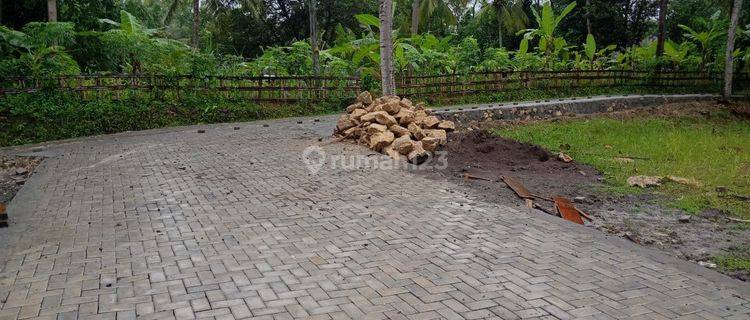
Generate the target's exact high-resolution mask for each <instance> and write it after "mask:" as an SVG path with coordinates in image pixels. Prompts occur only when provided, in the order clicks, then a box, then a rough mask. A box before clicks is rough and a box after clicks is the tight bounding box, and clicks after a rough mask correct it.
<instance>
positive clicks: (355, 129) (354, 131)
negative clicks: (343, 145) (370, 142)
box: [344, 127, 365, 139]
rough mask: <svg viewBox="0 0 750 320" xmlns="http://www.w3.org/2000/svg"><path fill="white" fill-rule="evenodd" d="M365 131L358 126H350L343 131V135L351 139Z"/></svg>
mask: <svg viewBox="0 0 750 320" xmlns="http://www.w3.org/2000/svg"><path fill="white" fill-rule="evenodd" d="M364 133H365V129H362V128H359V127H351V128H349V129H346V130H345V131H344V136H345V137H347V138H351V139H357V138H359V137H361V136H362V135H363V134H364Z"/></svg>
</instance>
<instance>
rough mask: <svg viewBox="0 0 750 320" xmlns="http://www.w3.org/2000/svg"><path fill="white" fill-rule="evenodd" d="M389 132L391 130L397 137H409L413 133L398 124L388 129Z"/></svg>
mask: <svg viewBox="0 0 750 320" xmlns="http://www.w3.org/2000/svg"><path fill="white" fill-rule="evenodd" d="M388 130H391V132H393V134H395V135H396V136H397V137H401V136H408V135H410V134H411V132H409V129H406V128H404V127H402V126H400V125H397V124H394V125H392V126H390V127H388Z"/></svg>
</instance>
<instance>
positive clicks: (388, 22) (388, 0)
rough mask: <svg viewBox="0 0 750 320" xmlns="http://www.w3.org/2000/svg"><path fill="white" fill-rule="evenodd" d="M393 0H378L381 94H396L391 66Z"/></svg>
mask: <svg viewBox="0 0 750 320" xmlns="http://www.w3.org/2000/svg"><path fill="white" fill-rule="evenodd" d="M392 29H393V0H380V78H381V81H382V87H383V95H395V94H396V81H395V79H394V77H395V76H394V74H393V73H394V68H393V40H392V39H391V31H392Z"/></svg>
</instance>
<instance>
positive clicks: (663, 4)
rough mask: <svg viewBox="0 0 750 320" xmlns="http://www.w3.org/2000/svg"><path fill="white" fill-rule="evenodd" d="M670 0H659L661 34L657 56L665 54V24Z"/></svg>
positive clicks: (657, 42) (658, 39)
mask: <svg viewBox="0 0 750 320" xmlns="http://www.w3.org/2000/svg"><path fill="white" fill-rule="evenodd" d="M668 3H669V0H659V35H658V37H657V40H656V56H657V57H661V56H662V55H664V24H665V22H666V20H667V5H668Z"/></svg>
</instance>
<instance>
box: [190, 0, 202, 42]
mask: <svg viewBox="0 0 750 320" xmlns="http://www.w3.org/2000/svg"><path fill="white" fill-rule="evenodd" d="M200 25H201V2H200V0H193V35H192V39H191V43H192V44H193V48H195V49H198V47H199V46H200V39H199V38H198V28H199V27H200Z"/></svg>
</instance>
